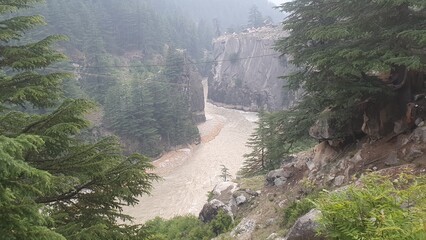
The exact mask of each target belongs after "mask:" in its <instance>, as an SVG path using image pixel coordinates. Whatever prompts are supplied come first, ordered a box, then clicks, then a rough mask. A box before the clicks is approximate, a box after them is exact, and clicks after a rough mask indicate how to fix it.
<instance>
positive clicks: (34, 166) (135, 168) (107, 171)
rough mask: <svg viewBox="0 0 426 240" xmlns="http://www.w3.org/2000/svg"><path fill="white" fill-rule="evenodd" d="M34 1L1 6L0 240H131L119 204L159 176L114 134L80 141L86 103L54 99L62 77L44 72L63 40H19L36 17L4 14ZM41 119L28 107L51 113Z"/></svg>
mask: <svg viewBox="0 0 426 240" xmlns="http://www.w3.org/2000/svg"><path fill="white" fill-rule="evenodd" d="M39 2H41V1H39V0H13V1H11V0H1V1H0V14H1V15H2V17H1V18H0V19H1V20H0V26H2V27H1V28H0V72H1V74H0V91H1V94H0V219H1V221H0V235H1V236H2V238H3V239H131V238H132V237H137V235H138V229H137V228H138V227H126V226H124V225H119V224H117V221H118V220H129V219H130V217H129V216H127V215H124V214H122V206H123V205H132V204H136V203H137V198H136V197H138V196H139V195H142V194H147V193H149V191H150V189H151V188H152V185H151V183H152V181H153V180H155V179H156V178H157V177H156V176H155V175H154V174H151V173H147V172H146V170H149V169H151V168H152V165H151V164H150V163H149V160H148V159H147V158H145V157H143V156H141V155H136V154H134V155H130V156H127V157H126V156H124V155H123V154H122V153H121V147H120V145H119V143H118V141H117V139H115V138H114V137H109V138H105V139H101V140H99V141H94V140H90V139H82V138H81V135H80V133H81V132H82V131H84V129H85V128H87V127H89V122H88V121H86V120H85V119H84V115H85V114H86V113H87V112H88V111H90V110H91V109H93V107H94V106H95V105H94V104H93V103H92V102H90V101H87V100H81V99H80V100H79V99H74V100H65V101H60V99H59V97H60V96H61V95H62V94H61V91H60V88H61V85H62V83H61V82H62V79H63V78H64V77H69V76H68V75H67V74H63V73H60V72H58V73H56V72H54V73H50V72H48V71H47V70H44V69H45V68H47V67H49V66H50V65H51V64H53V63H55V62H57V61H60V60H63V59H64V58H65V57H64V55H62V54H61V53H59V52H57V51H55V50H54V49H53V48H52V44H53V43H55V42H56V41H57V40H61V39H63V37H60V36H50V37H47V38H44V39H42V40H40V41H36V42H32V43H26V41H25V42H19V40H20V39H21V38H22V37H23V36H24V33H25V32H26V31H29V30H30V29H32V28H34V27H35V26H38V25H43V24H44V21H43V18H42V17H41V16H30V17H28V16H20V15H17V16H14V15H12V16H10V15H8V14H9V13H14V12H16V11H18V10H20V9H24V8H28V7H30V6H32V5H34V4H36V3H39ZM58 104H59V107H57V108H56V109H55V110H53V111H48V112H47V113H44V114H32V113H29V112H28V111H25V107H26V106H34V107H37V108H47V107H49V108H51V107H54V106H58Z"/></svg>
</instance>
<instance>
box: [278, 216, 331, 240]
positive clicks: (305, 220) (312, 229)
mask: <svg viewBox="0 0 426 240" xmlns="http://www.w3.org/2000/svg"><path fill="white" fill-rule="evenodd" d="M320 215H321V212H320V211H318V210H316V209H312V210H311V211H310V212H308V213H307V214H305V215H304V216H302V217H300V218H299V219H297V221H296V223H295V224H294V225H293V227H291V229H290V231H289V232H288V234H287V236H286V237H285V238H284V239H285V240H307V239H309V240H324V239H325V238H323V237H318V236H316V229H317V228H318V223H317V222H316V221H317V219H318V218H319V216H320Z"/></svg>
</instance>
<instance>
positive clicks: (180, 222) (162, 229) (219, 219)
mask: <svg viewBox="0 0 426 240" xmlns="http://www.w3.org/2000/svg"><path fill="white" fill-rule="evenodd" d="M231 227H232V218H231V217H230V216H229V215H228V214H226V212H224V211H222V210H221V211H219V213H218V215H217V216H216V217H215V218H214V219H213V220H212V221H211V222H210V223H203V222H202V221H200V220H199V219H198V218H196V217H195V216H191V215H188V216H178V217H174V218H172V219H170V220H165V219H162V218H160V217H157V218H155V219H153V220H150V221H148V222H146V223H145V225H144V227H143V229H142V231H143V232H144V235H146V236H148V237H147V239H148V240H204V239H211V238H213V237H215V236H218V235H219V234H221V233H224V232H226V231H228V230H230V229H231Z"/></svg>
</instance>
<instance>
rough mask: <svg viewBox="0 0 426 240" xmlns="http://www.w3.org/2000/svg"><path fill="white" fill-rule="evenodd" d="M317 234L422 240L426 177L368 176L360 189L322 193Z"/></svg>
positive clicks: (425, 230)
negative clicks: (320, 214) (392, 177)
mask: <svg viewBox="0 0 426 240" xmlns="http://www.w3.org/2000/svg"><path fill="white" fill-rule="evenodd" d="M315 205H316V207H317V208H318V209H319V210H320V211H321V212H322V217H321V219H320V225H321V226H320V231H319V233H320V234H322V235H325V236H327V237H328V238H329V239H347V240H352V239H368V240H375V239H377V240H378V239H386V240H405V239H410V240H411V239H412V240H421V239H422V240H424V239H426V177H425V176H422V177H415V176H413V175H409V174H400V175H399V176H397V178H396V179H395V180H391V179H390V177H389V176H380V175H377V174H370V175H368V176H366V177H363V178H362V184H361V186H350V187H349V188H348V189H346V190H344V191H339V192H332V193H325V194H323V195H322V196H321V197H320V198H319V199H318V200H317V201H316V204H315Z"/></svg>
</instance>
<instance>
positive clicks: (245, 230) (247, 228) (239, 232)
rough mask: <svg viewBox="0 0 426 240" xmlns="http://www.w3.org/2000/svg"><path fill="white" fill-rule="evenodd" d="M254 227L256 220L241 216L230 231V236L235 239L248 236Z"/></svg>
mask: <svg viewBox="0 0 426 240" xmlns="http://www.w3.org/2000/svg"><path fill="white" fill-rule="evenodd" d="M255 227H256V221H255V220H252V219H248V218H243V220H241V222H240V224H238V225H237V226H236V227H235V228H234V229H233V230H232V232H231V236H232V237H234V238H237V239H245V236H249V235H250V234H251V233H252V232H253V231H254V229H255Z"/></svg>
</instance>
